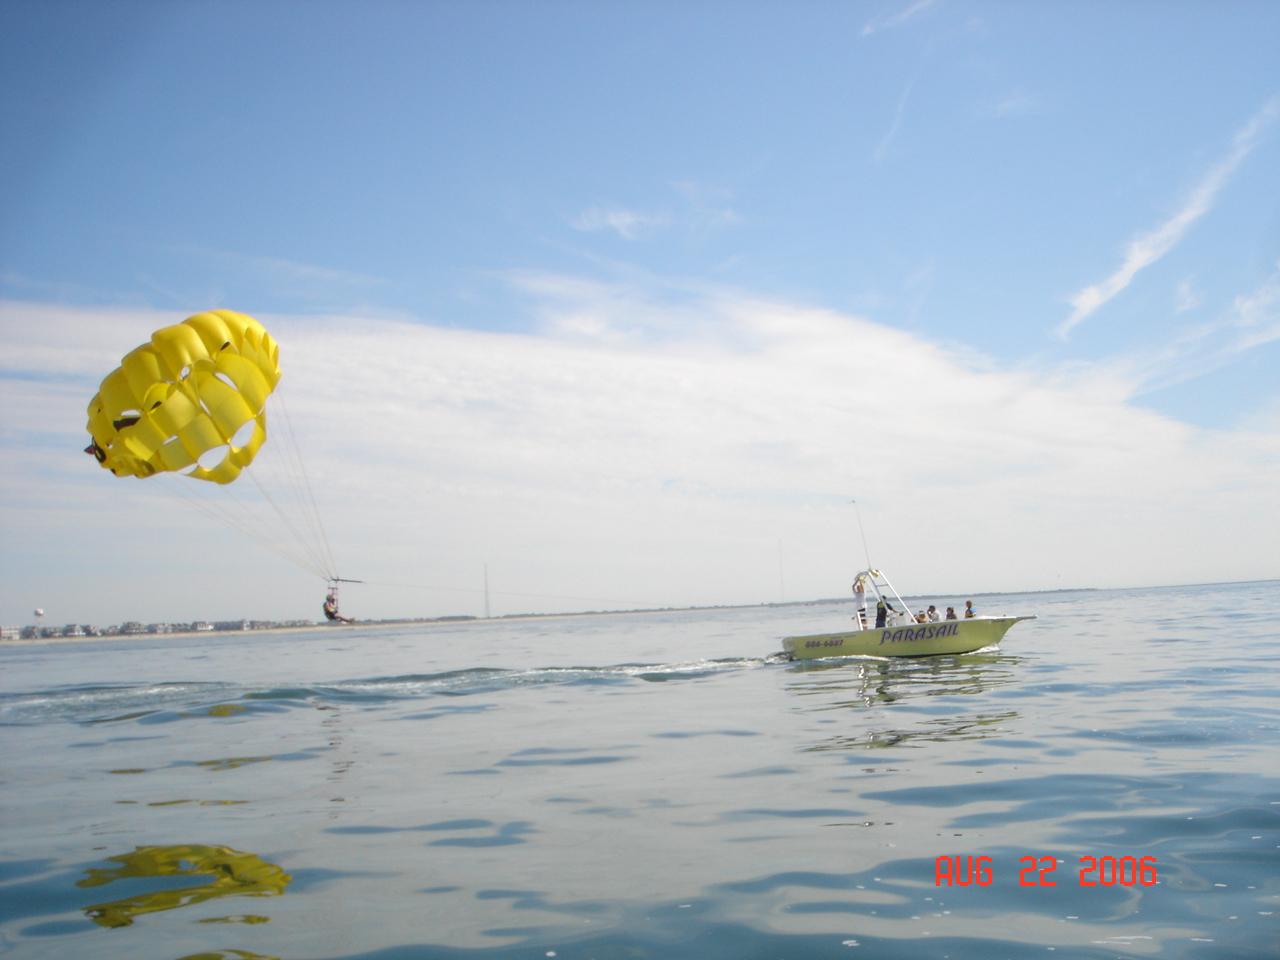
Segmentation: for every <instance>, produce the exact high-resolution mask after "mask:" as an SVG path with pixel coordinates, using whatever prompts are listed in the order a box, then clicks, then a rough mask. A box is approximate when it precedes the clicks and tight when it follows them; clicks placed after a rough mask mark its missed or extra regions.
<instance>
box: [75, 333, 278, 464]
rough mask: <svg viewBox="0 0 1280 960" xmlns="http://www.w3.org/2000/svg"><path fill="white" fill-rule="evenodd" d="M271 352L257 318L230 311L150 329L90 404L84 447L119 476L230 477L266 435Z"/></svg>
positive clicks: (274, 353) (273, 373)
mask: <svg viewBox="0 0 1280 960" xmlns="http://www.w3.org/2000/svg"><path fill="white" fill-rule="evenodd" d="M279 354H280V350H279V347H278V346H277V345H276V342H275V341H274V340H273V339H272V338H271V335H270V334H269V333H267V331H266V330H265V329H264V328H263V326H262V324H260V323H259V322H258V321H257V320H255V319H253V317H250V316H247V315H246V314H243V313H235V312H234V311H231V310H210V311H208V312H207V313H198V314H196V315H195V316H193V317H188V318H187V319H186V320H184V321H182V323H179V324H175V325H174V326H171V327H164V328H163V329H160V330H157V331H156V332H155V333H153V334H152V335H151V342H150V343H146V344H143V345H142V346H140V347H138V348H137V349H136V350H133V351H130V352H129V353H128V354H126V355H125V357H124V359H123V360H121V361H120V366H119V367H117V368H116V369H115V370H113V371H111V373H109V374H107V376H106V379H104V380H103V381H102V385H101V386H100V387H99V388H98V393H97V395H96V396H95V397H94V398H93V400H92V401H90V403H89V424H88V429H89V434H90V435H91V436H92V438H93V443H92V444H90V446H89V447H88V448H86V450H85V452H86V453H91V454H93V455H94V456H95V457H96V458H97V459H98V462H99V463H100V464H102V466H103V467H105V468H106V469H108V470H110V471H111V472H112V473H114V474H115V475H116V476H118V477H149V476H152V475H153V474H156V473H164V472H168V471H178V472H185V473H186V475H187V476H190V477H195V478H197V479H199V480H210V481H213V482H214V483H230V482H231V481H233V480H234V479H235V478H236V477H238V476H239V475H240V471H241V470H243V469H244V468H245V467H247V466H248V465H249V464H250V463H252V462H253V458H254V455H255V454H257V452H258V448H259V447H261V446H262V444H263V442H264V441H265V440H266V439H267V413H266V404H267V397H269V396H270V395H271V391H272V390H274V389H275V387H276V384H277V383H279V382H280V356H279ZM250 424H252V429H251V430H248V431H246V427H247V426H248V425H250ZM219 454H221V456H219ZM211 461H212V462H211Z"/></svg>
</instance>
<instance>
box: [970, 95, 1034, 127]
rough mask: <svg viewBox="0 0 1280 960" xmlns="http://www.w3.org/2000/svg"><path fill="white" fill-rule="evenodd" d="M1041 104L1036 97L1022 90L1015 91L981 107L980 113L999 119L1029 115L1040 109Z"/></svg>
mask: <svg viewBox="0 0 1280 960" xmlns="http://www.w3.org/2000/svg"><path fill="white" fill-rule="evenodd" d="M1039 108H1040V104H1039V102H1038V101H1037V100H1036V98H1035V97H1033V96H1031V95H1030V94H1028V93H1023V92H1022V91H1020V90H1018V91H1014V92H1013V93H1010V94H1008V95H1007V96H1004V97H1002V98H1000V99H999V100H996V101H994V102H990V103H987V104H986V105H984V106H982V107H980V108H979V110H978V113H979V114H980V115H982V116H986V117H994V118H995V119H997V120H1007V119H1011V118H1014V117H1025V116H1029V115H1031V114H1033V113H1035V112H1037V110H1039Z"/></svg>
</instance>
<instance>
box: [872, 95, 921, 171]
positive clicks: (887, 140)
mask: <svg viewBox="0 0 1280 960" xmlns="http://www.w3.org/2000/svg"><path fill="white" fill-rule="evenodd" d="M914 87H915V81H914V80H911V81H910V82H908V83H907V85H906V87H904V88H903V90H902V94H901V96H899V97H898V105H897V106H896V107H895V108H894V111H893V122H892V123H890V124H889V129H888V131H886V132H885V135H884V136H883V137H881V138H880V142H879V143H877V144H876V148H875V150H874V151H872V154H871V159H872V160H873V161H874V162H875V163H877V164H880V163H883V162H884V160H885V157H887V156H888V155H889V148H890V147H892V146H893V141H894V140H896V139H897V137H898V130H899V129H900V128H901V127H902V118H903V116H904V115H905V114H906V112H907V101H908V100H910V99H911V91H912V89H913V88H914Z"/></svg>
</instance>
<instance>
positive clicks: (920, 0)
mask: <svg viewBox="0 0 1280 960" xmlns="http://www.w3.org/2000/svg"><path fill="white" fill-rule="evenodd" d="M936 2H937V0H912V2H911V3H908V4H907V5H906V6H905V7H902V8H901V9H899V10H895V11H894V12H893V13H888V14H885V15H884V16H881V17H873V18H872V19H870V20H868V21H867V22H866V23H865V24H864V25H863V27H862V35H863V36H864V37H869V36H871V35H872V34H876V33H879V32H880V31H882V30H891V29H893V28H894V27H900V26H902V25H903V24H904V23H906V22H907V21H909V20H912V19H914V18H915V17H917V16H919V15H920V14H922V13H924V12H925V11H926V10H928V9H929V8H930V7H932V6H933V5H934V3H936Z"/></svg>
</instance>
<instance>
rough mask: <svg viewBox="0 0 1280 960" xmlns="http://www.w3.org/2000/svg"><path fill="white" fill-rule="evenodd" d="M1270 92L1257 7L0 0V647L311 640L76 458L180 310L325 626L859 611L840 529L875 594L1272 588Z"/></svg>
mask: <svg viewBox="0 0 1280 960" xmlns="http://www.w3.org/2000/svg"><path fill="white" fill-rule="evenodd" d="M1277 49H1280V5H1277V4H1275V3H1271V2H1223V3H1211V2H1161V3H1156V2H1140V0H1131V2H1124V3H1101V2H1056V3H1055V2H1048V0H1046V2H1040V3H1015V2H959V0H883V2H881V0H876V2H839V3H826V2H818V0H813V2H805V3H790V2H766V0H759V2H732V3H721V2H715V0H699V2H694V3H685V2H663V0H657V2H646V3H639V2H607V0H606V2H591V3H588V2H570V0H547V2H539V3H527V2H526V3H517V2H501V0H477V2H387V0H362V2H345V0H343V2H339V0H312V2H306V3H303V2H300V0H296V2H279V0H275V2H272V0H267V2H260V3H253V4H250V3H243V2H235V0H187V2H182V3H172V2H162V3H155V2H130V0H114V2H110V3H103V2H97V0H93V2H76V0H37V2H28V0H5V2H4V3H2V4H0V131H2V132H0V338H2V339H0V407H2V408H3V410H4V412H5V416H4V418H3V421H2V422H0V624H5V625H21V624H26V623H30V622H32V617H33V611H34V609H35V608H36V607H40V608H42V609H44V610H45V622H47V623H53V624H63V623H72V622H76V623H96V624H100V625H106V624H110V623H119V622H122V621H125V620H141V621H144V622H150V621H159V620H191V619H229V618H234V617H254V618H266V619H285V618H294V617H306V618H315V617H317V616H318V615H319V607H320V601H321V599H322V598H323V592H324V583H323V581H322V578H320V577H318V576H317V575H316V574H315V573H314V572H311V571H308V570H307V569H304V566H305V564H299V563H295V562H292V561H291V560H290V559H289V558H288V557H287V556H285V554H289V553H290V549H289V543H288V541H289V539H290V537H291V533H290V531H289V529H288V528H286V527H284V526H283V525H280V524H279V518H278V517H277V518H274V519H273V518H272V517H271V516H270V515H269V514H260V513H258V512H255V511H257V510H258V509H259V508H260V506H261V504H260V503H258V504H257V505H255V504H254V503H253V502H252V501H254V499H255V498H256V499H258V500H259V501H260V500H261V497H262V496H263V494H261V493H256V492H253V489H251V488H248V487H246V488H245V489H244V490H242V489H241V486H242V485H243V481H241V482H240V483H238V484H236V485H234V486H233V487H228V488H221V487H213V486H212V485H209V484H202V483H200V482H199V481H196V480H192V479H189V478H151V479H148V480H136V479H130V478H116V477H113V476H111V475H110V474H109V473H107V472H106V471H104V470H102V469H100V468H99V467H98V466H97V465H96V464H95V463H94V461H93V460H92V459H90V458H88V457H85V456H84V454H83V453H82V452H81V451H82V448H83V447H84V446H85V445H86V444H87V442H88V436H87V434H86V432H85V421H86V417H85V409H86V407H87V404H88V402H89V399H90V398H91V397H92V396H93V394H94V393H95V392H96V390H97V385H98V383H99V382H100V381H101V379H102V378H103V377H104V376H105V375H106V374H107V373H108V372H110V370H112V369H113V368H114V367H115V366H116V365H117V364H118V363H119V361H120V358H121V357H122V356H123V355H124V354H125V353H126V352H128V351H129V350H130V349H132V348H134V347H135V346H138V345H139V344H142V343H144V342H146V340H147V338H148V337H149V335H150V334H151V332H152V331H153V330H155V329H157V328H159V327H162V326H166V325H169V324H173V323H178V322H180V321H181V320H182V319H184V318H185V317H187V316H189V315H191V314H194V313H198V312H200V311H203V310H207V309H213V308H227V309H233V310H238V311H241V312H244V313H248V314H251V315H253V316H255V317H257V318H258V319H259V320H261V321H262V322H263V324H264V325H266V327H267V329H268V330H269V331H270V332H271V333H272V335H273V336H274V337H275V338H276V340H277V341H278V342H279V344H280V351H281V367H282V370H283V372H284V376H283V379H282V381H281V384H280V387H279V389H278V391H277V397H276V398H273V400H272V405H271V406H270V407H269V410H268V417H269V422H270V423H271V427H270V429H271V430H272V439H271V440H270V441H269V442H268V444H267V448H268V449H269V450H271V452H272V453H273V454H278V453H279V452H280V450H284V449H288V447H286V444H287V443H296V445H297V449H298V450H299V451H300V452H301V455H302V458H303V463H304V464H305V476H306V478H307V479H308V481H309V482H310V483H311V485H312V490H313V492H314V496H315V500H316V502H317V504H318V506H319V509H320V513H321V516H322V527H323V532H324V536H325V537H326V539H327V543H328V548H329V550H330V551H331V554H332V557H333V560H334V563H335V565H336V566H335V567H334V569H335V570H336V572H337V573H339V574H340V575H341V576H343V577H348V578H351V579H361V580H364V581H366V583H364V584H362V585H348V586H346V587H344V589H343V594H342V598H343V606H344V608H345V610H346V612H348V613H350V614H352V615H354V616H356V617H358V618H382V617H399V616H442V615H458V614H463V615H479V614H482V613H483V612H484V610H485V590H484V584H485V578H486V576H487V578H488V585H489V593H488V598H489V603H490V609H491V612H493V613H495V614H510V613H518V612H524V611H530V612H548V611H560V610H586V609H623V608H632V607H642V606H643V607H648V606H683V605H701V604H731V603H760V602H775V601H779V600H788V601H790V600H804V599H812V598H819V597H836V596H844V595H848V594H849V584H850V582H851V580H852V576H853V574H854V573H856V572H857V570H859V569H861V568H862V567H863V566H865V565H866V561H865V556H864V547H863V538H862V535H861V534H860V531H859V518H860V519H861V521H862V523H863V525H864V529H865V538H866V544H867V550H868V551H869V553H870V556H871V559H872V562H873V563H874V564H875V565H876V566H879V567H881V568H883V569H884V570H885V572H886V573H888V574H889V576H890V577H891V578H892V579H893V580H894V583H895V585H896V586H897V587H898V589H899V590H901V591H902V592H903V593H904V594H927V593H929V592H930V591H936V592H938V594H939V596H940V597H941V596H942V595H946V596H963V595H964V594H966V593H972V592H991V591H999V592H1015V591H1030V590H1046V589H1069V588H1077V587H1128V586H1148V585H1158V584H1181V583H1210V582H1223V581H1231V580H1248V579H1268V578H1275V577H1278V576H1280V551H1278V550H1277V548H1276V543H1277V542H1280V375H1277V372H1276V371H1277V369H1278V368H1280V58H1277V57H1276V55H1275V51H1276V50H1277ZM277 407H279V408H280V409H277ZM286 427H287V429H286ZM276 448H280V450H278V449H276ZM262 460H263V462H262V463H260V464H257V465H255V467H254V468H251V472H254V473H256V472H258V471H259V470H261V473H262V476H263V478H264V479H263V480H262V481H261V483H260V489H265V490H267V491H268V493H269V492H270V483H271V482H273V481H272V479H271V477H270V476H269V473H268V470H269V468H268V465H267V463H266V454H265V453H264V455H263V458H262ZM202 498H203V502H198V501H201V499H202ZM210 499H211V500H212V501H213V502H214V507H215V510H214V511H213V512H214V513H216V512H217V510H221V511H222V512H221V514H220V515H210V513H211V511H210V510H209V509H208V505H207V501H208V500H210ZM854 500H856V501H857V506H856V508H855V506H854V505H853V504H852V503H851V501H854ZM273 502H274V501H273ZM282 512H285V513H286V514H287V512H288V508H286V509H285V510H283V511H282ZM273 523H275V524H277V525H276V526H272V524H273ZM246 526H248V527H250V528H251V529H250V530H249V531H248V533H246V532H245V531H244V530H243V529H241V528H243V527H246Z"/></svg>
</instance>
